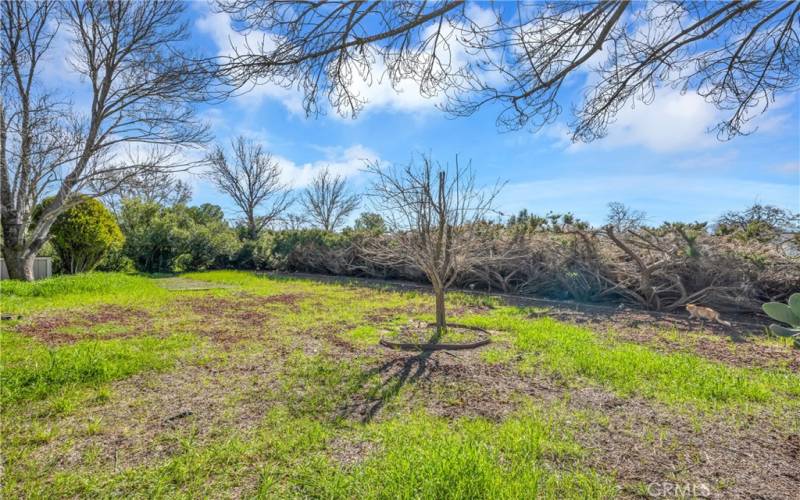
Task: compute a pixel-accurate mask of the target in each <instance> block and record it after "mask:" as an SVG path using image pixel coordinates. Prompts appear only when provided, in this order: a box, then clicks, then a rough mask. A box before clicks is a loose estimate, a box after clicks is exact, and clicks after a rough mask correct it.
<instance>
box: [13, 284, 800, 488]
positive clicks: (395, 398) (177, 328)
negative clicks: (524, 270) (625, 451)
mask: <svg viewBox="0 0 800 500" xmlns="http://www.w3.org/2000/svg"><path fill="white" fill-rule="evenodd" d="M183 277H186V278H190V279H197V280H202V281H206V282H212V283H223V284H225V285H229V286H230V287H231V288H226V289H216V290H208V291H193V292H180V291H167V290H164V289H162V288H160V287H159V286H158V283H157V280H154V279H152V278H148V277H144V276H135V275H120V274H107V273H91V274H87V275H81V276H73V277H58V278H53V279H50V280H43V281H40V282H36V283H19V282H6V281H4V282H3V283H2V288H1V289H0V298H1V299H2V308H3V312H14V313H18V314H22V315H23V319H22V320H21V321H11V322H3V323H2V324H0V383H1V384H2V387H0V404H2V412H0V417H2V427H0V431H2V434H3V441H2V452H3V456H4V460H5V462H4V478H3V484H2V490H0V494H2V496H3V497H5V498H13V497H32V498H39V497H110V496H118V497H126V498H128V497H130V498H153V497H156V498H167V497H169V498H202V497H225V496H242V497H255V498H309V497H312V498H519V497H528V498H554V499H556V498H609V497H614V496H615V495H616V492H617V487H618V486H620V485H619V484H618V481H617V480H616V479H615V477H614V475H613V472H610V471H607V470H606V471H604V470H601V469H593V468H592V467H590V466H589V464H590V463H594V464H597V463H598V461H597V460H596V455H595V454H596V453H598V450H597V449H592V448H591V446H589V447H587V446H586V440H585V439H584V438H586V437H587V436H590V435H591V433H592V432H598V430H597V429H598V428H604V427H605V426H607V425H608V422H607V421H606V419H607V416H606V414H605V413H604V411H596V412H594V413H592V412H588V411H585V410H579V409H576V406H574V405H571V403H570V401H571V399H570V395H571V394H572V391H573V390H582V389H586V388H591V390H592V391H598V392H603V391H605V392H613V393H614V394H615V395H616V397H619V398H623V399H628V398H638V399H639V400H641V402H638V403H637V404H643V405H652V407H653V409H654V410H653V411H657V412H667V413H666V414H665V415H666V416H665V415H661V417H663V418H662V419H661V421H662V422H670V421H671V419H670V418H669V416H670V415H672V414H673V413H674V414H675V415H686V414H687V413H693V412H694V413H696V414H697V415H704V416H703V417H702V418H701V417H698V418H696V419H694V420H692V422H693V423H694V424H695V425H697V426H698V428H697V429H696V432H698V433H700V432H702V429H703V426H704V425H718V424H719V422H724V420H721V419H723V417H727V416H733V417H737V416H748V418H743V419H742V420H743V421H745V422H751V423H750V424H747V425H759V426H763V427H764V428H765V429H767V430H770V429H771V430H772V431H776V432H782V431H785V430H786V427H785V424H786V420H788V419H790V416H791V415H796V413H797V411H798V409H799V408H800V376H798V374H797V373H792V372H789V371H788V370H787V369H784V368H780V367H775V368H765V369H756V368H743V367H737V366H732V365H729V364H725V363H721V362H715V361H711V360H709V359H706V358H703V357H701V356H699V355H697V354H694V353H693V351H692V348H693V346H694V345H695V344H697V343H701V342H710V341H714V342H729V341H728V340H726V339H719V338H716V337H715V338H705V337H704V336H698V335H691V334H690V335H684V334H682V333H681V332H677V331H676V332H669V333H668V334H665V335H668V337H666V338H668V339H672V340H674V341H676V342H678V341H680V342H681V344H680V345H681V346H682V350H681V352H673V353H664V352H659V351H658V350H656V349H654V348H652V347H649V346H647V345H640V344H634V343H631V342H625V341H621V340H620V339H619V338H618V337H616V336H615V335H613V333H612V334H606V333H604V332H601V333H598V332H593V331H591V330H589V329H586V328H580V327H577V326H572V325H569V324H565V323H560V322H557V321H555V320H552V319H550V318H547V317H546V313H547V311H546V310H536V311H533V310H531V309H522V308H513V307H507V306H503V305H501V304H500V302H499V301H498V300H497V299H496V298H491V297H489V298H486V297H482V296H477V295H472V294H452V295H450V296H449V297H448V300H449V302H448V305H449V307H450V310H454V311H455V310H458V311H464V312H463V313H462V314H461V316H460V317H452V318H449V319H451V320H452V321H453V322H460V323H466V324H469V325H474V326H479V327H481V328H484V329H486V330H488V331H490V332H491V335H492V338H493V343H492V344H491V345H490V346H489V347H487V348H485V349H482V350H481V351H480V352H479V353H470V352H463V353H457V354H446V353H438V354H437V355H436V356H439V357H438V358H436V359H437V360H439V362H442V364H443V365H444V364H447V363H445V361H449V362H450V363H451V365H452V363H456V364H457V363H470V364H475V365H479V364H484V365H485V366H473V367H467V366H464V367H463V368H476V370H477V372H478V373H480V374H482V376H485V377H491V374H492V373H496V372H500V371H502V372H503V373H510V374H511V375H512V376H513V377H515V378H514V380H517V379H519V380H522V381H523V385H524V381H525V380H527V379H528V378H530V379H531V382H532V384H531V387H536V384H540V383H542V381H543V380H547V381H548V383H550V384H551V390H552V391H554V392H556V393H558V394H560V395H563V397H562V396H558V397H556V398H555V399H554V400H552V401H546V400H540V399H539V398H537V397H531V396H528V395H526V394H527V392H525V391H523V390H519V391H518V390H517V389H515V390H514V391H516V392H513V393H512V394H509V393H508V391H506V392H504V391H503V390H498V391H497V392H492V391H493V390H494V389H493V388H492V385H491V383H492V381H489V383H488V387H482V384H483V383H484V380H485V379H481V378H479V379H477V380H472V379H469V377H467V379H466V380H465V379H460V378H459V377H458V376H457V375H459V367H458V365H456V366H450V371H447V370H445V371H444V373H445V374H448V373H449V374H452V375H453V376H452V377H450V379H448V378H447V376H446V375H442V372H437V373H438V375H437V374H436V373H434V374H432V375H430V376H431V378H430V379H429V380H427V379H426V378H425V377H427V376H428V375H423V376H422V378H421V379H420V381H419V382H415V381H414V380H401V379H400V377H399V376H398V374H399V373H400V372H401V371H402V369H403V367H402V366H401V365H402V363H401V362H400V361H397V363H395V364H394V365H392V364H391V363H387V361H388V360H391V359H395V358H394V356H398V355H396V354H392V355H391V356H389V355H388V354H387V352H386V351H385V350H383V349H382V348H380V347H378V346H377V345H376V344H377V341H378V340H379V339H380V337H381V335H384V334H386V331H387V330H390V331H391V330H392V329H393V328H394V329H396V328H397V327H398V326H400V325H403V324H406V323H407V322H408V320H409V319H417V320H423V321H430V320H431V319H432V318H433V316H432V308H433V300H432V297H431V296H430V295H428V294H426V293H423V292H402V293H401V292H393V291H388V290H380V289H375V288H360V287H357V286H354V285H352V284H347V283H342V284H325V283H318V282H313V281H310V280H302V279H292V278H280V279H275V278H270V277H266V276H257V275H254V274H251V273H244V272H235V271H214V272H207V273H190V274H187V275H183ZM243 294H245V296H243ZM278 295H280V296H282V298H283V299H287V298H288V299H287V300H269V297H271V296H278ZM239 298H241V299H242V301H241V302H238V304H249V305H247V306H246V307H242V308H240V309H237V308H236V304H237V299H239ZM218 299H221V300H220V302H219V303H220V304H223V306H220V307H225V308H229V309H230V310H227V309H225V310H223V309H220V310H219V311H216V310H214V309H213V308H212V309H211V310H210V311H209V312H208V314H207V315H205V316H204V315H203V314H202V311H200V312H197V311H193V310H192V309H191V308H190V307H189V306H187V305H186V301H187V300H189V301H191V300H193V301H196V303H197V304H198V305H204V304H206V303H207V304H212V305H213V304H214V302H213V301H215V300H218ZM256 299H258V300H256ZM248 301H249V302H248ZM106 304H115V305H119V304H122V305H128V306H131V307H135V308H136V311H142V313H143V314H144V313H146V314H147V316H148V325H149V326H147V328H145V327H142V330H141V331H138V330H134V331H133V333H134V334H133V335H129V334H130V333H132V332H131V331H128V330H125V331H124V333H125V336H124V337H120V338H103V336H113V335H115V334H118V333H120V332H123V328H122V327H123V326H124V325H118V324H116V323H114V322H108V323H98V324H94V325H88V326H84V324H83V323H76V324H69V325H67V326H65V327H64V328H63V329H62V330H57V331H55V332H54V333H53V335H58V334H59V332H62V333H64V334H71V335H72V336H73V337H75V336H77V337H78V338H87V337H89V336H91V335H94V336H99V338H97V339H94V340H81V341H79V342H75V343H71V344H70V343H64V344H62V345H58V346H47V345H45V344H43V343H41V342H39V341H38V340H35V339H33V338H29V337H26V336H24V335H23V334H22V333H19V332H17V331H16V329H15V327H16V325H19V324H25V322H26V321H31V318H33V319H35V320H39V319H42V318H47V317H48V315H49V314H61V315H62V316H61V317H73V316H77V317H80V315H81V314H82V313H83V312H86V311H94V310H98V309H102V308H103V307H104V305H106ZM247 307H249V308H251V309H250V310H248V309H247ZM532 312H535V313H536V314H535V316H536V318H534V319H531V317H530V316H531V313H532ZM246 313H258V314H255V315H250V316H248V315H247V314H246ZM63 315H66V316H63ZM29 316H30V317H29ZM134 325H136V326H135V327H133V328H138V323H135V322H134ZM218 330H222V332H220V331H218ZM209 332H211V333H209ZM226 332H227V333H234V334H236V333H242V334H247V337H246V339H245V340H243V341H237V339H236V338H231V337H230V336H225V335H220V333H226ZM83 335H85V337H84V336H83ZM682 335H684V336H682ZM234 337H235V335H234ZM774 346H775V348H780V346H778V345H777V344H774ZM345 347H347V348H345ZM408 356H411V355H408ZM420 359H422V357H421V358H420ZM419 362H420V361H418V363H419ZM389 365H391V366H389ZM387 366H388V368H387ZM418 366H419V365H413V364H412V365H411V367H410V371H409V372H408V373H413V372H414V370H415V369H416V367H418ZM429 368H430V369H432V370H436V369H439V368H438V367H437V364H436V363H435V362H432V363H431V364H430V366H429ZM185 369H192V370H194V371H191V372H187V373H188V374H191V378H190V377H189V375H187V376H185V377H183V378H181V377H178V376H177V375H178V374H180V373H184V372H181V371H180V370H185ZM135 374H142V377H141V379H137V381H136V383H135V384H130V383H127V382H124V381H125V380H126V379H128V378H129V377H131V376H132V375H135ZM437 377H438V378H437ZM534 379H535V380H534ZM501 383H502V382H501ZM181 384H184V385H181ZM187 384H188V387H190V388H191V389H192V390H189V389H187ZM198 387H199V388H202V391H201V392H200V395H201V396H199V397H198V396H197V393H196V392H195V391H196V390H197V388H198ZM500 389H504V387H500ZM220 394H221V395H222V396H220ZM493 394H497V395H498V396H497V397H500V395H503V397H505V398H507V399H506V400H502V401H492V402H493V403H496V404H497V405H506V406H505V407H504V408H506V409H508V411H507V412H506V413H501V415H503V416H502V417H498V418H497V420H490V419H486V418H480V417H476V416H474V413H470V412H467V411H464V413H463V414H460V413H459V412H460V411H461V410H460V409H461V408H462V407H464V408H469V407H470V405H469V404H468V403H470V398H472V397H473V396H475V395H480V396H481V397H494V396H492V395H493ZM154 395H161V396H163V397H162V398H156V397H154ZM190 396H191V397H190ZM206 396H207V398H208V400H206ZM215 398H216V399H215ZM220 398H222V399H220ZM159 401H162V403H161V404H164V405H166V406H165V407H157V408H150V405H155V404H158V402H159ZM476 401H478V403H475V401H472V403H473V405H472V407H471V408H473V409H474V407H475V405H476V404H478V405H479V404H483V403H482V402H483V401H485V400H483V399H478V400H476ZM184 405H188V406H189V407H190V408H191V409H193V410H194V411H195V413H196V415H195V416H194V417H192V418H187V419H185V420H181V421H179V422H177V423H175V424H174V425H172V424H165V423H164V418H165V417H167V416H169V415H174V414H175V413H177V412H178V411H180V410H182V409H183V408H184ZM634 406H635V405H634ZM133 409H136V411H133ZM365 409H366V410H369V411H372V409H377V410H375V412H374V413H369V411H366V410H365ZM443 409H444V410H443ZM698 410H700V411H698ZM712 410H713V411H712ZM206 411H207V412H208V413H205V412H206ZM437 411H444V413H438V414H437ZM447 412H453V414H452V415H450V414H449V413H447ZM715 413H718V414H719V415H722V416H723V417H720V418H719V419H718V418H717V417H715V416H713V415H714V414H715ZM128 414H131V415H147V418H143V419H142V420H141V421H138V420H137V421H130V422H127V421H126V420H125V418H126V416H127V415H128ZM369 415H371V417H369V418H367V416H369ZM442 415H450V416H442ZM754 415H758V416H759V418H757V419H753V418H751V417H752V416H754ZM706 422H707V424H706ZM752 422H757V424H753V423H752ZM617 424H619V422H617ZM664 426H666V427H664ZM129 427H130V428H129ZM662 427H663V428H662ZM662 427H658V428H656V427H654V428H653V429H647V430H646V431H645V430H642V434H643V436H642V437H641V442H640V443H638V444H639V446H642V447H649V446H656V445H658V444H659V443H663V442H668V441H669V439H668V438H669V436H668V434H669V424H663V425H662ZM140 432H141V433H142V435H141V436H139V433H140ZM792 432H794V431H792ZM652 433H656V434H653V436H659V437H658V438H656V437H652V438H649V437H648V436H650V435H651V434H652ZM648 439H652V442H651V441H648ZM588 442H589V443H592V442H595V443H596V442H598V441H593V440H592V439H589V440H588ZM599 442H602V441H599ZM674 446H676V447H678V448H676V449H675V450H672V451H673V452H674V453H675V454H680V453H684V452H687V450H683V449H680V448H679V447H680V446H682V445H681V443H677V444H675V445H674ZM120 453H121V454H122V455H120V456H119V457H117V458H119V463H117V458H115V454H120ZM126 454H130V456H132V457H134V459H131V460H130V461H127V459H128V458H130V457H129V456H128V455H126ZM724 480H725V478H721V479H720V481H724ZM628 487H631V486H630V485H628ZM634 487H635V486H634ZM628 491H630V490H628Z"/></svg>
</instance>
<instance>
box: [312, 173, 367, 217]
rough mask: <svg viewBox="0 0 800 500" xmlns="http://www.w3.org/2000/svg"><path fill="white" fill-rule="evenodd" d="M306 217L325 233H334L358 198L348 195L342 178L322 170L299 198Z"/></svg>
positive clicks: (350, 212)
mask: <svg viewBox="0 0 800 500" xmlns="http://www.w3.org/2000/svg"><path fill="white" fill-rule="evenodd" d="M300 203H301V204H302V205H303V207H304V208H305V209H306V210H307V211H308V217H309V218H310V219H311V220H312V221H313V222H314V223H315V224H316V225H318V226H319V227H321V228H322V229H324V230H325V231H334V230H336V228H337V227H340V226H341V225H342V224H344V222H345V219H347V217H348V216H349V215H350V214H352V213H353V212H354V211H355V210H356V209H357V208H358V205H359V201H358V197H357V196H356V195H354V194H351V193H348V191H347V182H346V181H345V179H344V177H343V176H341V175H338V174H333V173H331V171H330V170H329V169H328V168H323V169H322V170H320V171H319V172H318V173H317V175H315V176H314V178H313V179H312V180H311V185H310V186H309V187H307V188H306V189H305V190H304V191H303V194H302V196H301V198H300Z"/></svg>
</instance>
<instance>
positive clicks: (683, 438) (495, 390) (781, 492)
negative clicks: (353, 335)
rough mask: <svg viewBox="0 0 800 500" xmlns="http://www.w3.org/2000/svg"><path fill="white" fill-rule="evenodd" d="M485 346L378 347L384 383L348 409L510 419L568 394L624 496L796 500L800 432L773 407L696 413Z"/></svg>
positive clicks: (346, 412) (345, 412)
mask: <svg viewBox="0 0 800 500" xmlns="http://www.w3.org/2000/svg"><path fill="white" fill-rule="evenodd" d="M479 351H480V350H475V351H469V352H458V353H450V352H447V351H443V352H432V353H431V352H428V353H419V354H417V353H398V352H394V351H380V350H374V351H372V352H373V353H377V354H380V355H381V357H380V359H379V360H377V361H376V362H374V363H372V364H370V365H369V367H368V368H367V370H368V371H369V372H371V373H375V374H378V380H379V382H378V383H377V386H376V384H375V383H369V384H365V386H364V387H362V390H360V391H357V392H356V393H355V394H353V395H352V396H351V397H350V398H349V400H348V404H346V405H344V406H343V407H341V408H340V409H339V416H341V417H344V418H348V419H353V420H356V421H359V422H369V421H380V420H383V419H385V418H392V416H394V415H396V412H397V410H398V408H396V407H392V404H397V405H399V406H400V408H407V407H409V405H410V406H412V407H413V406H422V407H423V408H425V409H426V411H428V412H430V413H432V414H434V415H438V416H442V417H445V418H448V419H455V418H459V417H482V418H486V419H489V420H492V421H501V420H503V419H504V418H506V417H508V416H509V415H511V414H513V413H514V411H516V410H517V409H518V408H519V407H520V405H521V404H522V403H523V402H524V401H525V399H529V400H532V401H534V402H536V403H537V404H543V405H547V404H551V403H557V402H561V401H566V402H567V409H568V411H578V412H582V413H583V412H587V411H588V412H591V415H592V416H591V417H590V418H588V419H586V424H585V425H586V428H585V430H584V431H582V432H580V433H578V434H577V435H576V439H577V440H578V442H579V443H580V444H581V445H583V446H584V447H585V448H586V449H587V450H589V454H588V455H587V456H588V457H589V459H588V460H589V465H591V466H592V467H594V468H595V469H597V470H600V471H603V472H606V473H608V474H613V475H615V476H616V477H617V480H618V482H619V483H620V485H621V487H622V490H621V492H620V493H621V494H622V496H624V497H638V496H640V495H641V494H642V488H643V487H646V485H647V484H651V483H652V484H659V485H665V484H672V485H686V484H689V485H691V484H695V485H705V486H707V487H708V488H709V491H710V492H711V494H710V497H711V498H785V499H793V498H796V492H797V491H800V473H799V472H798V468H797V463H798V454H800V436H798V435H797V434H792V433H788V432H784V431H781V430H779V428H778V427H777V426H774V425H764V424H763V422H766V421H769V418H770V417H769V416H768V415H763V416H757V417H753V419H752V420H751V421H750V422H745V423H744V424H742V425H734V424H733V423H731V422H728V421H726V420H725V419H724V418H723V417H716V416H713V415H708V416H706V417H705V418H704V419H703V420H702V421H701V422H697V421H692V420H691V418H690V417H689V416H686V415H683V414H680V413H678V412H676V411H675V410H673V409H670V408H668V407H666V406H664V405H662V404H660V403H657V402H654V401H651V400H645V399H641V398H636V397H634V398H622V397H619V396H616V395H615V394H614V393H613V392H611V391H608V390H605V389H601V388H597V387H588V388H577V389H576V388H574V387H571V386H565V385H563V384H562V383H560V382H559V381H558V380H554V379H550V378H547V377H543V376H539V375H521V374H520V373H519V372H518V371H516V370H515V369H513V368H512V367H509V366H504V365H488V364H485V363H483V362H481V360H480V359H479V356H480V353H479ZM333 355H334V356H338V357H339V359H347V357H348V356H349V355H350V354H349V351H339V350H337V351H336V352H335V353H334V354H333ZM376 388H377V390H376ZM799 417H800V415H799ZM351 445H352V443H346V444H345V445H342V446H341V447H336V448H337V449H336V450H334V454H335V456H339V455H341V456H342V460H343V462H344V463H349V462H351V461H356V462H357V461H358V460H361V459H362V458H361V457H362V454H361V450H360V449H358V448H357V447H356V448H353V446H351ZM338 448H341V449H338ZM354 457H355V458H354ZM698 488H700V486H698ZM697 491H700V490H697ZM793 495H795V496H793Z"/></svg>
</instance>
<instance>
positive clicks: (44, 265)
mask: <svg viewBox="0 0 800 500" xmlns="http://www.w3.org/2000/svg"><path fill="white" fill-rule="evenodd" d="M0 267H2V270H0V279H4V280H7V279H8V269H7V268H6V261H5V259H0ZM52 275H53V259H51V258H50V257H36V259H34V261H33V278H34V279H37V280H40V279H44V278H49V277H50V276H52Z"/></svg>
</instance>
